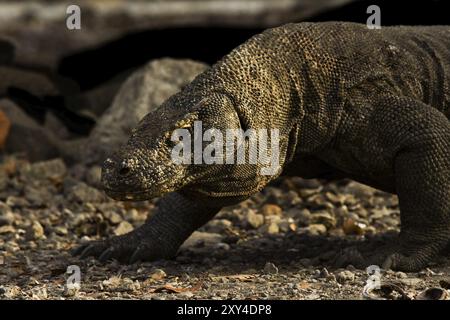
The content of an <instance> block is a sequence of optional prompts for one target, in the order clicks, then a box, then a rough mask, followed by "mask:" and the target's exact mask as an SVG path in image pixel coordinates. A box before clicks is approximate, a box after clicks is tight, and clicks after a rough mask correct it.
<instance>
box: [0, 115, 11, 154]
mask: <svg viewBox="0 0 450 320" xmlns="http://www.w3.org/2000/svg"><path fill="white" fill-rule="evenodd" d="M10 128H11V121H9V118H8V117H7V116H6V114H5V113H4V112H3V111H1V110H0V150H2V149H3V148H4V147H5V143H6V139H8V135H9V129H10Z"/></svg>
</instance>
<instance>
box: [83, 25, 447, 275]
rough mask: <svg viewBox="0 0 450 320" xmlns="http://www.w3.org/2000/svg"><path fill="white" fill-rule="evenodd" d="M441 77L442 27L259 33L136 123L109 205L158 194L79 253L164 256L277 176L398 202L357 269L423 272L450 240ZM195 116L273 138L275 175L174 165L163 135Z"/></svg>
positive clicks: (110, 165) (109, 186)
mask: <svg viewBox="0 0 450 320" xmlns="http://www.w3.org/2000/svg"><path fill="white" fill-rule="evenodd" d="M449 79H450V27H444V26H442V27H438V26H437V27H385V28H383V29H381V30H369V29H367V28H366V26H364V25H359V24H353V23H340V22H329V23H319V24H312V23H301V24H289V25H285V26H282V27H279V28H274V29H270V30H267V31H266V32H264V33H262V34H260V35H257V36H255V37H253V38H252V39H250V40H249V41H247V42H246V43H244V44H243V45H241V46H239V47H238V48H236V49H235V50H234V51H232V52H231V53H230V54H229V55H227V56H226V57H224V58H223V59H222V60H221V61H219V62H218V63H217V64H216V65H214V66H213V67H212V68H211V69H209V70H207V71H206V72H204V73H203V74H201V75H200V76H198V77H197V78H196V79H195V80H194V81H193V82H192V83H191V84H190V85H189V86H187V87H186V88H185V89H184V90H183V91H182V92H180V93H178V94H176V95H175V96H173V97H171V98H170V99H169V100H167V101H166V102H165V103H164V104H163V105H162V106H161V107H160V108H159V109H158V110H157V111H155V112H153V113H151V114H149V115H147V116H146V117H144V119H143V120H142V121H141V123H140V124H139V126H138V127H137V129H136V131H135V132H134V133H133V135H132V136H131V137H130V140H129V141H128V143H127V144H126V145H125V146H124V147H123V148H121V149H120V150H119V151H118V152H116V153H115V154H114V155H113V156H111V158H109V159H108V160H106V162H105V166H104V168H103V183H104V185H105V189H106V192H107V193H108V194H109V195H110V196H112V197H113V198H115V199H119V200H126V199H128V200H130V199H150V198H153V197H156V196H163V198H162V200H161V204H160V206H159V208H158V212H157V213H156V215H155V216H154V217H152V218H151V219H149V220H148V221H147V223H146V224H145V225H144V226H143V227H141V228H139V229H137V230H135V231H133V232H131V233H129V234H127V235H124V236H121V237H115V238H111V239H110V240H105V241H98V242H94V243H89V244H87V245H84V246H81V247H80V248H79V249H78V250H77V251H76V253H78V254H82V256H89V255H93V256H96V257H99V258H100V260H102V261H104V260H106V259H110V258H116V259H119V260H121V261H128V262H134V261H138V260H154V259H159V258H168V257H173V256H174V255H175V254H176V251H177V249H178V247H179V246H180V245H181V243H182V242H183V241H184V240H185V239H186V238H187V237H188V236H189V235H190V234H191V233H192V232H193V231H194V230H195V229H197V228H198V227H200V226H201V225H203V224H204V223H205V222H207V221H208V220H209V219H211V218H212V217H213V216H214V215H215V214H216V213H217V212H218V211H219V210H220V209H221V208H222V207H223V206H226V205H230V204H234V203H238V202H239V201H242V200H244V199H246V198H248V197H249V196H251V195H252V194H254V193H256V192H258V191H260V190H261V189H262V188H264V187H265V186H266V185H267V184H268V183H270V181H272V180H273V179H275V178H276V177H278V176H280V175H297V176H302V177H305V178H313V177H319V178H320V177H336V178H337V177H339V178H342V177H348V178H352V179H355V180H357V181H360V182H363V183H366V184H368V185H370V186H373V187H376V188H379V189H381V190H385V191H389V192H392V193H396V194H398V196H399V200H400V207H401V223H402V230H401V232H400V235H399V240H398V241H397V242H396V244H395V245H392V246H390V247H389V248H380V251H379V252H375V253H374V255H373V256H372V257H364V259H365V260H364V261H365V263H367V264H369V263H370V264H372V263H376V264H380V265H381V264H383V266H384V267H385V268H392V269H397V270H405V271H413V270H418V269H421V268H423V267H424V266H426V265H427V263H428V262H430V261H431V260H432V259H433V258H434V257H435V256H436V255H437V254H438V253H439V252H440V251H441V250H442V249H443V248H444V247H445V246H446V245H448V244H449V240H450V219H449V218H450V217H449V215H450V122H449V117H450V82H449ZM194 120H201V121H203V127H204V130H206V129H208V128H213V127H214V128H218V129H219V130H225V129H226V128H242V129H244V130H246V129H248V128H253V129H258V128H277V129H279V130H280V153H281V154H280V170H279V171H278V172H277V174H275V175H273V176H263V175H261V174H260V165H250V164H247V165H226V164H224V165H218V164H215V165H194V164H193V165H174V164H173V162H171V160H170V150H171V143H170V141H169V137H170V135H171V133H172V131H173V130H174V129H176V128H191V127H192V123H193V121H194ZM170 192H172V193H170ZM166 193H169V194H167V195H165V194H166Z"/></svg>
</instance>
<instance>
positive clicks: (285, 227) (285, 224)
mask: <svg viewBox="0 0 450 320" xmlns="http://www.w3.org/2000/svg"><path fill="white" fill-rule="evenodd" d="M278 227H279V228H280V231H281V232H289V231H296V230H297V225H296V224H295V222H294V219H292V218H287V219H282V220H281V221H279V222H278Z"/></svg>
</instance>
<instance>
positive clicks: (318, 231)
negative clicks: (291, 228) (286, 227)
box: [297, 224, 327, 236]
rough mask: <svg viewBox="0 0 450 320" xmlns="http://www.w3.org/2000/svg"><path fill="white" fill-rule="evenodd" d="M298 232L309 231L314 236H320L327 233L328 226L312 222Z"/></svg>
mask: <svg viewBox="0 0 450 320" xmlns="http://www.w3.org/2000/svg"><path fill="white" fill-rule="evenodd" d="M297 232H298V233H300V234H302V233H307V234H309V235H312V236H319V235H324V234H326V233H327V227H325V226H324V225H323V224H310V225H309V226H307V227H304V228H299V229H297Z"/></svg>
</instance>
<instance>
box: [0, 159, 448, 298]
mask: <svg viewBox="0 0 450 320" xmlns="http://www.w3.org/2000/svg"><path fill="white" fill-rule="evenodd" d="M99 173H100V168H98V167H92V168H84V167H81V166H74V167H67V166H66V165H65V164H64V162H63V161H62V160H60V159H54V160H50V161H45V162H37V163H33V164H30V163H28V162H27V161H25V160H21V159H20V158H17V157H3V159H2V161H1V164H0V299H160V300H161V299H312V300H314V299H365V298H367V296H365V295H364V294H363V289H364V287H365V286H366V285H367V283H368V279H369V275H368V273H367V272H366V270H361V269H357V268H356V267H354V266H352V265H351V264H349V259H348V257H349V256H351V253H352V252H353V250H354V248H356V247H358V246H362V247H365V248H372V247H377V246H379V245H382V244H384V243H385V242H387V241H389V240H390V239H392V238H393V236H395V234H396V233H397V232H398V230H399V208H398V200H397V198H396V197H395V196H392V195H389V194H386V193H382V192H380V191H377V190H374V189H371V188H368V187H366V186H363V185H360V184H357V183H355V182H350V181H341V182H337V183H325V182H322V181H316V180H302V179H298V178H289V179H282V180H279V181H277V182H276V183H275V184H274V185H273V186H271V187H268V188H266V189H265V190H264V191H263V192H262V193H260V194H258V195H255V196H254V197H252V198H251V199H249V200H247V201H245V202H243V203H241V204H240V205H239V206H235V207H229V208H225V209H223V210H222V211H221V212H220V213H219V214H218V215H217V216H216V218H215V219H214V220H212V221H211V222H209V223H208V224H207V225H206V226H204V227H202V228H201V229H200V230H199V231H198V232H195V233H194V234H193V235H192V236H191V238H190V239H189V240H188V241H187V242H186V243H185V244H184V245H183V247H182V248H181V249H180V252H179V255H178V256H177V258H176V259H174V260H171V261H157V262H152V263H149V262H146V263H136V264H134V265H120V264H118V263H117V262H115V261H111V262H109V263H107V264H100V263H99V262H97V261H95V260H94V259H86V260H79V259H78V258H76V257H72V256H71V255H70V253H69V250H70V249H71V248H73V247H75V246H76V245H77V244H80V243H82V242H83V241H87V240H92V239H98V238H102V237H106V236H108V235H113V234H122V233H125V232H127V231H130V230H132V229H133V228H135V227H137V226H138V225H139V224H141V223H143V221H144V220H145V219H146V216H147V213H148V214H151V213H152V212H153V211H154V208H155V205H157V203H156V201H152V202H135V203H122V202H117V201H113V200H111V199H109V198H107V197H106V196H105V195H104V194H103V192H102V191H100V190H99V189H97V188H96V187H95V186H96V185H98V177H99ZM367 250H369V249H367ZM71 265H72V266H77V267H71V268H75V269H78V268H79V270H80V282H79V286H77V285H75V286H74V285H71V284H73V282H71V280H73V279H74V277H73V274H71V273H67V270H68V266H71ZM69 269H70V268H69ZM70 270H73V269H70ZM449 274H450V261H449V259H446V258H444V257H442V258H440V259H439V260H438V261H437V262H436V263H434V264H432V265H430V266H429V268H427V269H425V270H422V271H420V272H418V273H408V274H406V273H403V272H393V271H381V273H380V282H381V285H382V290H374V291H372V292H371V297H372V298H387V299H417V298H420V297H423V296H424V295H420V293H421V292H422V291H423V290H424V289H427V288H432V287H438V288H445V289H448V288H450V285H449V284H450V283H449ZM71 275H72V276H71ZM68 280H69V281H68ZM67 283H69V285H67ZM77 283H78V282H77ZM445 289H444V290H440V291H438V292H439V294H438V295H437V296H436V291H434V293H435V294H434V296H433V295H430V296H428V295H427V297H431V298H438V297H441V298H445V297H446V296H448V293H449V292H448V291H446V290H445ZM428 293H429V292H428Z"/></svg>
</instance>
